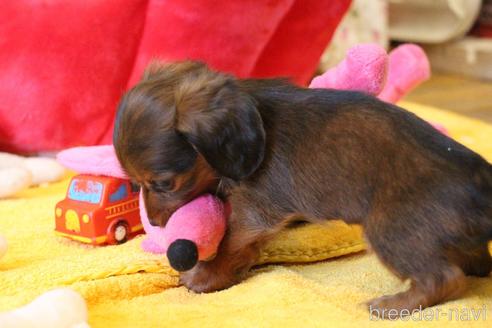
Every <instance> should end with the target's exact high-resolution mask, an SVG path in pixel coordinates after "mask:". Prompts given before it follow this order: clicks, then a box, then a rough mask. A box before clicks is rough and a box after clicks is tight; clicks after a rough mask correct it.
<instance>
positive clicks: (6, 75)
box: [0, 0, 147, 152]
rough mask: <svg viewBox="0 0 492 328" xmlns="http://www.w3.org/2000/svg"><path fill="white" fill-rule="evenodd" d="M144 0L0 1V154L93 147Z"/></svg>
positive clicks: (120, 83) (108, 114) (120, 84)
mask: <svg viewBox="0 0 492 328" xmlns="http://www.w3.org/2000/svg"><path fill="white" fill-rule="evenodd" d="M146 4H147V1H146V0H105V1H85V0H84V1H73V0H71V1H65V0H51V1H32V0H15V1H1V2H0V22H1V23H0V149H1V150H8V151H18V152H31V151H39V150H55V149H60V148H64V147H69V146H75V145H92V144H95V143H98V142H99V141H100V140H101V138H102V135H103V134H104V133H105V132H106V131H107V129H109V127H110V126H111V123H112V120H113V117H114V112H115V106H116V103H117V101H118V98H119V97H120V95H121V94H122V92H123V91H124V89H125V86H126V84H127V81H128V76H129V74H130V71H131V69H132V67H133V62H134V60H135V55H136V51H137V46H138V43H139V41H140V38H141V34H142V29H143V23H144V18H145V10H146Z"/></svg>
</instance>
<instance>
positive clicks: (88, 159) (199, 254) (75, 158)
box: [58, 45, 429, 271]
mask: <svg viewBox="0 0 492 328" xmlns="http://www.w3.org/2000/svg"><path fill="white" fill-rule="evenodd" d="M409 47H410V48H409ZM415 47H417V46H414V45H403V46H400V47H399V48H397V49H395V50H394V51H393V52H392V53H391V54H390V55H389V56H388V55H387V54H386V52H385V50H384V49H382V48H381V47H379V46H376V45H359V46H356V47H354V48H352V49H351V50H349V52H348V54H347V58H346V59H345V60H344V61H343V62H342V63H340V64H339V65H338V66H337V67H335V68H333V69H330V70H328V71H327V72H326V73H325V74H323V75H321V76H319V77H316V78H315V79H314V80H313V82H312V83H311V85H310V87H313V88H314V87H316V88H333V89H349V90H357V91H362V92H367V93H370V94H373V95H378V94H379V97H380V98H384V100H388V101H391V102H395V101H397V100H399V99H400V98H401V97H402V96H403V95H404V94H405V92H408V91H409V89H410V88H412V87H414V86H416V85H417V84H418V83H420V82H422V81H423V80H425V79H426V78H427V77H428V76H429V66H428V63H427V59H426V57H425V54H424V53H423V52H422V51H418V50H415V49H416V48H415ZM388 57H389V58H388ZM392 63H393V64H392ZM425 63H427V64H425ZM388 64H389V71H388ZM406 65H408V66H409V67H407V68H404V67H403V66H406ZM393 70H395V72H399V73H398V74H393V73H392V71H393ZM387 76H388V77H387ZM386 77H387V78H386ZM58 160H59V161H60V163H61V164H63V165H64V166H66V167H68V168H70V169H72V170H75V171H77V172H80V173H87V174H95V175H108V176H113V177H118V178H125V177H126V176H125V173H124V171H123V170H122V168H121V166H120V164H119V162H118V159H117V158H116V154H115V152H114V149H113V146H112V145H107V146H94V147H78V148H71V149H68V150H65V151H62V152H60V153H59V154H58ZM140 196H142V195H140ZM140 204H143V201H142V198H141V203H140ZM230 211H231V209H230V208H229V206H227V205H224V204H223V203H222V202H221V201H220V200H219V199H217V198H216V197H214V196H211V195H204V196H201V197H198V198H196V199H195V200H193V201H191V202H189V203H188V204H186V205H184V206H183V207H181V208H180V209H178V210H177V211H176V212H175V213H174V214H173V215H172V216H171V218H170V219H169V221H168V223H167V224H166V226H165V227H155V226H152V225H151V224H150V223H149V219H148V217H147V213H146V211H145V206H140V216H141V220H142V224H143V227H144V230H145V232H146V233H147V238H146V239H145V240H144V241H143V242H142V248H143V249H144V250H145V251H148V252H153V253H166V254H167V256H168V259H169V262H170V264H171V266H172V267H173V268H175V269H176V270H178V271H186V270H189V269H191V268H192V267H193V266H194V265H195V264H196V262H197V261H198V260H207V259H208V258H211V257H213V255H214V254H215V253H216V252H217V249H218V245H219V244H220V241H221V240H222V237H223V235H224V233H225V229H226V217H227V216H228V215H229V213H230Z"/></svg>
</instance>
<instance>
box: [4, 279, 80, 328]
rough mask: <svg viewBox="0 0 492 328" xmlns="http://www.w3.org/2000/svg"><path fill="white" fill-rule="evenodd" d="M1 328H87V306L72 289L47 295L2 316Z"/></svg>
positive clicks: (60, 290)
mask: <svg viewBox="0 0 492 328" xmlns="http://www.w3.org/2000/svg"><path fill="white" fill-rule="evenodd" d="M0 323H1V325H0V326H1V327H2V328H35V327H50V328H88V327H89V325H88V323H87V305H86V304H85V301H84V299H83V298H82V296H80V294H79V293H77V292H75V291H74V290H72V289H69V288H59V289H54V290H51V291H49V292H46V293H44V294H42V295H41V296H39V297H38V298H36V299H35V300H34V301H32V302H31V303H29V304H27V305H25V306H23V307H20V308H17V309H15V310H12V311H10V312H4V313H0Z"/></svg>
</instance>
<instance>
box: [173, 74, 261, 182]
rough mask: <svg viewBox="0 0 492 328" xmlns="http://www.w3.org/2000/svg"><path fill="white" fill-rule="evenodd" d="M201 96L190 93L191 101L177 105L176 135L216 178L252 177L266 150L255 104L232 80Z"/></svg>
mask: <svg viewBox="0 0 492 328" xmlns="http://www.w3.org/2000/svg"><path fill="white" fill-rule="evenodd" d="M209 85H210V84H209ZM203 93H204V94H199V93H197V92H195V93H193V95H194V96H193V100H192V101H189V102H187V101H181V102H180V101H178V102H177V106H178V111H179V120H178V124H177V129H178V131H179V132H180V133H181V134H182V135H184V136H185V138H186V139H187V140H188V142H189V143H191V144H192V145H193V147H194V148H195V149H196V150H198V152H200V153H201V154H202V155H203V156H204V157H205V159H206V160H207V162H208V163H209V164H210V166H212V167H213V168H214V169H215V170H216V171H217V172H218V173H219V174H221V175H223V176H225V177H228V178H231V179H233V180H240V179H242V178H245V177H247V176H249V175H251V174H252V173H253V172H254V171H255V170H256V169H257V168H258V166H259V165H260V164H261V162H262V160H263V155H264V150H265V130H264V129H263V122H262V119H261V117H260V114H259V112H258V110H257V108H256V102H255V100H254V99H253V97H251V96H250V95H248V94H247V93H245V92H244V91H241V90H239V87H238V86H237V85H236V83H235V81H234V80H232V79H230V80H226V81H224V83H220V84H219V85H215V86H213V87H210V86H209V87H208V88H207V89H205V90H204V91H203ZM197 101H200V102H201V101H203V102H202V103H197Z"/></svg>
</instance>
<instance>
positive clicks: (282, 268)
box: [0, 103, 492, 327]
mask: <svg viewBox="0 0 492 328" xmlns="http://www.w3.org/2000/svg"><path fill="white" fill-rule="evenodd" d="M402 105H403V106H404V107H406V108H409V109H411V110H412V111H414V112H415V113H417V114H418V115H420V116H422V117H423V118H425V119H429V120H432V121H436V122H440V123H442V124H444V125H445V126H446V127H447V128H448V129H449V130H450V131H451V134H452V136H453V137H454V138H456V139H457V140H458V141H460V142H461V143H463V144H465V145H466V146H468V147H470V148H472V149H474V150H476V151H478V152H479V153H481V154H482V155H484V156H485V157H486V158H488V160H489V161H492V142H491V141H490V140H491V139H492V127H491V126H489V125H487V124H485V123H483V122H479V121H476V120H472V119H467V118H464V117H462V116H459V115H455V114H451V113H447V112H445V111H441V110H438V109H434V108H428V107H424V106H418V105H415V104H405V103H404V104H402ZM66 186H67V181H63V182H61V183H58V184H54V185H51V186H49V187H45V188H42V187H40V188H35V189H30V190H28V191H26V192H24V193H23V194H21V195H19V196H18V197H17V198H16V199H12V200H5V201H1V202H0V234H2V235H4V236H5V237H6V238H7V239H8V241H9V251H8V253H7V255H6V256H5V257H4V258H2V259H0V311H3V310H9V309H12V308H15V307H18V306H20V305H23V304H25V303H27V302H29V301H31V300H32V299H33V298H35V297H36V296H38V295H39V294H41V293H43V292H45V291H46V290H49V289H52V288H54V287H59V286H69V287H71V288H73V289H75V290H77V291H79V292H80V293H81V294H82V295H83V297H84V298H85V299H86V301H87V303H88V307H89V323H90V324H91V326H93V327H169V326H171V325H174V324H175V325H180V326H200V327H219V326H248V327H249V326H264V327H271V326H275V327H276V326H280V325H282V326H284V327H298V326H319V327H327V326H337V327H344V326H347V327H354V326H357V325H358V326H363V327H364V326H375V327H376V326H380V325H383V326H402V325H407V326H408V325H415V324H424V325H426V326H429V327H440V326H443V325H444V324H460V323H462V322H463V321H465V320H466V319H468V320H471V321H466V322H467V323H469V324H470V325H471V326H476V327H488V326H490V320H491V318H492V279H491V278H470V279H469V284H470V288H469V290H468V291H467V293H466V294H465V295H464V297H463V298H461V299H459V300H456V301H453V302H448V303H446V304H443V305H440V306H436V307H433V308H430V309H429V310H425V311H424V313H422V314H421V315H414V316H413V317H410V318H408V322H401V321H398V322H390V321H385V322H381V321H375V320H376V319H377V317H376V314H375V313H373V317H372V319H373V320H371V317H370V314H369V313H368V312H367V310H366V309H365V307H364V306H362V305H360V304H361V303H363V302H364V301H366V300H368V299H370V298H373V297H377V296H381V295H383V294H388V293H395V292H398V291H401V290H403V289H404V288H406V286H405V285H404V284H401V283H400V282H399V281H398V280H397V279H396V278H395V277H394V276H392V275H391V273H389V272H388V271H387V270H386V269H385V268H384V267H383V266H382V265H381V264H379V262H378V261H377V260H376V258H375V256H374V255H372V254H366V253H360V252H359V253H358V254H353V255H346V256H344V257H338V258H335V259H331V260H325V261H323V262H318V263H313V264H290V265H270V266H263V267H260V268H258V269H255V270H254V271H253V272H252V273H251V277H250V278H248V279H247V280H246V281H244V282H243V283H241V284H239V285H237V286H234V287H232V288H230V289H228V290H225V291H221V292H216V293H211V294H202V295H196V294H194V293H192V292H189V291H187V290H186V289H185V288H184V287H176V286H177V275H176V273H175V272H173V271H172V270H171V269H170V268H169V267H168V266H167V265H166V262H165V260H164V259H163V258H162V257H159V256H155V255H151V254H146V253H144V252H142V251H141V249H140V245H139V244H140V242H141V238H137V239H134V240H132V241H130V242H128V243H126V244H124V245H119V246H111V247H95V248H94V247H89V246H85V245H81V244H78V243H75V242H72V241H69V240H65V239H62V238H59V237H55V236H54V234H53V226H54V213H53V212H54V205H55V203H56V202H57V201H58V200H60V199H61V198H63V196H64V192H65V188H66ZM363 249H364V243H363V240H362V237H361V231H360V229H359V228H357V227H350V226H347V225H345V224H343V223H341V222H331V223H327V224H326V225H323V226H305V227H301V228H299V229H296V230H295V231H287V232H284V233H283V234H282V235H281V236H279V238H277V239H276V240H275V241H273V242H272V243H271V244H269V245H268V246H267V247H266V248H265V249H264V251H263V253H262V262H265V263H266V262H269V263H270V262H309V261H314V260H322V259H327V258H330V257H335V256H340V255H344V254H348V253H353V252H358V251H361V250H363ZM430 260H431V259H430ZM438 310H439V311H440V313H438V312H437V311H438ZM472 310H473V311H474V312H472ZM480 311H482V312H480ZM484 311H485V312H484ZM486 311H488V312H486ZM473 315H475V316H477V317H478V320H472V319H473ZM430 319H432V320H430ZM448 319H451V321H449V320H448ZM484 319H486V320H487V321H488V322H487V321H484ZM460 320H461V321H460ZM0 327H1V323H0Z"/></svg>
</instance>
